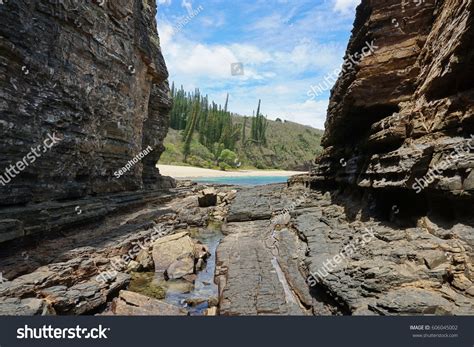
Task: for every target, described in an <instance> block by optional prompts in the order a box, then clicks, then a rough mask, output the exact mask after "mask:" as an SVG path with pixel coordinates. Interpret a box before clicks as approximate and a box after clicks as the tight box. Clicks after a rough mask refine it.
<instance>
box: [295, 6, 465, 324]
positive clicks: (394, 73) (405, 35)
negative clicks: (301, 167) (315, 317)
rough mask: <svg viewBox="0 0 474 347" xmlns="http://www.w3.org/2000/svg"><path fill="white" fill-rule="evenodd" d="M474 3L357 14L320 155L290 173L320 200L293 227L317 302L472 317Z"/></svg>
mask: <svg viewBox="0 0 474 347" xmlns="http://www.w3.org/2000/svg"><path fill="white" fill-rule="evenodd" d="M473 10H474V1H472V0H464V1H457V0H445V1H426V2H421V1H419V2H414V1H400V0H383V1H382V0H363V1H362V4H361V5H360V6H359V7H358V9H357V17H356V20H355V24H354V29H353V33H352V37H351V39H350V42H349V45H348V49H347V53H346V57H345V58H346V64H345V66H344V68H345V69H344V70H343V72H342V74H341V75H340V77H339V79H338V81H337V82H336V84H335V86H334V88H333V90H332V91H331V99H330V104H329V109H328V117H327V121H326V132H325V135H324V138H323V146H324V148H325V149H324V153H323V155H322V156H321V157H319V158H317V159H316V162H315V165H314V167H313V169H312V171H311V173H310V174H309V175H308V176H300V177H297V178H293V179H292V180H291V182H292V183H294V184H295V185H296V183H304V184H306V185H310V186H311V187H312V188H314V190H313V191H312V193H311V194H316V195H317V196H316V197H315V198H314V200H310V202H309V204H311V205H317V208H316V209H314V208H305V209H304V211H301V212H300V211H298V210H297V211H296V213H295V214H296V216H294V217H293V220H294V222H293V223H294V224H293V225H294V227H295V228H296V229H297V230H298V232H299V233H300V234H303V235H304V236H305V237H306V242H307V245H308V252H307V259H306V264H307V269H308V272H309V273H310V274H311V277H310V278H309V283H310V286H311V288H312V294H313V297H314V298H315V299H316V301H317V302H319V303H321V302H322V303H323V304H324V305H325V306H327V305H328V304H329V307H332V308H331V311H332V312H334V309H333V308H334V307H336V308H338V309H339V312H342V313H344V314H364V315H365V314H382V315H389V314H439V315H445V314H472V312H473V309H474V300H473V295H474V294H473V293H474V292H473V291H474V286H473V283H474V276H473V273H474V265H473V264H474V262H473V259H474V237H473V235H474V218H473V215H472V208H473V206H474V195H473V192H474V181H473V179H474V173H473V170H472V169H473V167H474V112H473V111H474V84H473V82H472V77H471V76H473V75H474V74H473V72H474V45H473V44H472V42H473V36H474V27H473V18H474V14H473V13H474V12H473ZM367 45H372V46H374V47H373V48H374V50H373V53H372V54H368V55H367V54H366V55H364V56H363V57H362V58H357V57H360V55H361V53H364V47H365V46H367ZM354 57H355V58H354ZM356 60H357V61H356ZM349 62H350V63H349ZM311 197H312V196H311ZM364 231H365V232H367V233H369V232H370V235H371V236H370V237H368V240H367V242H363V243H361V242H358V241H357V240H358V239H359V238H360V237H361V234H362V233H363V232H364ZM354 245H356V246H355V247H354V248H353V246H354ZM341 259H342V260H341ZM333 260H336V262H337V263H339V264H338V265H337V266H334V267H332V265H331V266H329V268H328V267H327V265H328V264H330V263H331V262H332V261H333ZM321 293H322V294H324V295H321ZM333 300H334V301H333ZM313 307H315V308H317V307H318V305H313ZM316 311H317V310H316Z"/></svg>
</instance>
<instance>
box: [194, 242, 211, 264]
mask: <svg viewBox="0 0 474 347" xmlns="http://www.w3.org/2000/svg"><path fill="white" fill-rule="evenodd" d="M210 255H211V254H210V253H209V248H208V247H207V246H206V245H203V244H202V243H196V245H195V246H194V257H195V258H196V259H203V260H205V259H206V258H207V257H209V256H210Z"/></svg>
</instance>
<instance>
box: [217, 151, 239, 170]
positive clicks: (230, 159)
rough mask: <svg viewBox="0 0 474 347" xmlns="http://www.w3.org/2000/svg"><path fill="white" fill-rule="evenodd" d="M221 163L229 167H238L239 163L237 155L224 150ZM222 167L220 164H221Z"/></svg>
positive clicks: (220, 157)
mask: <svg viewBox="0 0 474 347" xmlns="http://www.w3.org/2000/svg"><path fill="white" fill-rule="evenodd" d="M219 162H221V163H225V164H227V165H228V166H229V167H236V166H237V163H238V158H237V154H235V153H234V152H232V151H231V150H229V149H224V150H223V151H222V152H221V155H220V156H219ZM219 165H220V164H219Z"/></svg>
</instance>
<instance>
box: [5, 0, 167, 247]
mask: <svg viewBox="0 0 474 347" xmlns="http://www.w3.org/2000/svg"><path fill="white" fill-rule="evenodd" d="M0 15H1V18H2V26H1V28H0V76H1V78H0V83H1V88H0V132H1V136H0V151H1V153H2V155H1V158H0V170H1V171H0V174H2V181H1V183H0V195H1V199H0V242H3V241H7V240H10V239H14V238H17V237H20V236H23V235H29V234H35V233H39V232H43V231H48V230H55V229H64V228H65V227H66V226H68V225H72V224H77V223H79V222H83V221H87V220H90V219H96V218H98V217H102V216H104V215H105V214H107V213H109V212H111V211H113V210H115V209H116V208H118V207H120V206H123V205H124V204H125V205H126V204H128V203H130V202H133V203H139V202H140V201H141V200H143V195H147V193H145V192H143V190H144V189H147V190H156V189H160V188H163V187H166V186H168V185H169V184H170V181H167V180H165V179H163V178H162V177H160V174H159V172H158V169H157V168H156V167H155V165H156V162H157V161H158V159H159V157H160V154H161V153H162V151H163V150H164V146H163V139H164V137H165V136H166V132H167V128H168V115H167V113H168V111H169V109H170V106H171V100H170V97H169V87H168V82H167V77H168V72H167V69H166V65H165V62H164V59H163V56H162V54H161V51H160V46H159V37H158V33H157V29H156V21H155V16H156V3H155V1H154V0H147V1H140V0H133V1H128V0H117V1H107V0H101V1H77V0H64V1H63V0H61V1H54V0H49V1H45V0H41V1H40V0H35V1H26V0H24V1H22V0H14V1H8V2H5V3H4V4H3V5H1V6H0ZM47 139H50V140H47ZM51 139H53V140H51ZM53 141H55V143H53ZM38 146H40V147H38ZM48 147H50V148H48ZM145 149H148V152H149V153H148V154H147V155H146V156H144V158H138V159H140V160H138V159H137V160H135V161H134V162H133V163H131V164H132V165H129V170H128V171H127V172H125V173H124V174H123V175H120V177H118V176H119V174H118V172H119V170H120V169H122V168H123V167H124V166H126V165H127V163H129V162H130V161H132V160H133V159H134V158H135V157H136V156H137V155H139V154H140V153H141V152H142V151H144V150H145ZM33 158H34V159H33ZM18 162H23V164H19V165H18V164H17V163H18ZM10 165H13V166H14V167H15V168H14V170H12V169H9V173H8V174H7V173H6V171H4V170H8V168H9V167H10ZM19 168H20V169H21V170H20V169H19ZM137 192H138V193H137ZM79 199H82V200H79ZM54 201H56V202H57V201H67V203H63V202H60V203H55V202H54ZM77 207H79V208H77ZM59 215H60V216H61V217H62V218H56V217H57V216H59Z"/></svg>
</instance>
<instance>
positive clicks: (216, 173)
mask: <svg viewBox="0 0 474 347" xmlns="http://www.w3.org/2000/svg"><path fill="white" fill-rule="evenodd" d="M158 168H159V169H160V173H161V174H162V175H164V176H171V177H173V178H198V177H206V178H207V177H248V176H251V177H256V176H266V177H275V176H294V175H299V174H303V173H305V172H301V171H283V170H238V171H220V170H211V169H203V168H199V167H192V166H177V165H158Z"/></svg>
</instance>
